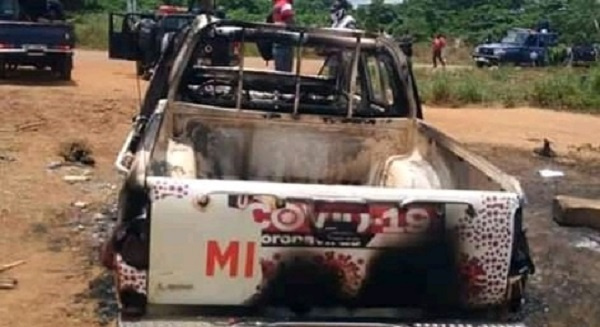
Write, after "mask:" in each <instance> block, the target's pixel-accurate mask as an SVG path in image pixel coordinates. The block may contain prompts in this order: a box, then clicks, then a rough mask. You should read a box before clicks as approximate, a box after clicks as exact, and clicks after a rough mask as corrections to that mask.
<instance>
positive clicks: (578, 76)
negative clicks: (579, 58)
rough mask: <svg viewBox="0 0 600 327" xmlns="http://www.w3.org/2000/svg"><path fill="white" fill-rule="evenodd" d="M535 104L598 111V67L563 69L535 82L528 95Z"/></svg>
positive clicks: (599, 80) (599, 99)
mask: <svg viewBox="0 0 600 327" xmlns="http://www.w3.org/2000/svg"><path fill="white" fill-rule="evenodd" d="M530 103H531V104H532V105H535V106H540V107H544V108H553V109H571V110H582V111H596V112H600V69H598V68H595V69H590V70H585V71H582V72H577V71H575V70H570V69H569V70H567V69H563V70H561V71H559V72H555V73H554V74H549V75H548V76H546V77H544V78H542V79H540V80H539V81H537V82H535V84H534V87H533V91H532V93H531V97H530Z"/></svg>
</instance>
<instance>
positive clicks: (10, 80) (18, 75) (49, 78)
mask: <svg viewBox="0 0 600 327" xmlns="http://www.w3.org/2000/svg"><path fill="white" fill-rule="evenodd" d="M0 85H17V86H42V87H48V86H77V83H76V82H75V81H73V80H71V81H63V80H60V79H59V78H58V77H57V76H56V75H55V74H53V73H52V72H51V71H50V70H47V69H46V70H35V69H19V70H16V71H10V72H7V73H6V76H5V77H2V78H0Z"/></svg>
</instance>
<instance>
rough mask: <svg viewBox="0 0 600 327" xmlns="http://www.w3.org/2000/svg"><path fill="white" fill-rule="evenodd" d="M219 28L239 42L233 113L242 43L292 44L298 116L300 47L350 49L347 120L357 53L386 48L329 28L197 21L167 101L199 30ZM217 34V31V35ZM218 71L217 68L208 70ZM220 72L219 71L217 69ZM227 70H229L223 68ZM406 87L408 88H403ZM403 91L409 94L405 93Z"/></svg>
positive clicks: (368, 37)
mask: <svg viewBox="0 0 600 327" xmlns="http://www.w3.org/2000/svg"><path fill="white" fill-rule="evenodd" d="M219 27H230V28H233V29H237V30H234V31H221V33H223V35H226V36H229V37H233V38H237V39H238V40H240V57H241V58H240V62H239V65H238V67H237V69H238V72H239V77H238V78H239V80H238V84H237V92H236V110H242V99H243V87H244V84H243V83H244V82H243V77H244V68H245V60H244V57H245V43H246V42H247V41H249V40H254V39H257V38H264V37H269V38H271V39H272V40H273V41H275V42H277V41H278V40H283V41H285V42H286V43H289V42H290V39H292V40H294V41H295V42H293V43H295V44H296V51H295V52H296V56H295V57H296V58H295V59H296V65H295V72H294V75H295V84H296V85H295V99H294V107H293V114H294V115H297V114H298V110H299V109H298V107H299V106H300V99H299V95H300V89H301V78H300V77H301V69H302V56H301V55H302V53H303V51H304V46H306V45H307V44H308V45H310V44H323V43H324V44H330V45H332V46H338V47H343V48H348V49H353V50H354V51H353V52H354V53H353V57H352V63H351V71H350V79H349V85H347V86H344V91H345V92H348V104H347V114H346V117H347V118H351V117H353V115H354V110H353V106H354V102H355V99H354V93H355V92H356V83H355V82H356V78H357V75H358V62H359V60H360V53H361V50H363V49H367V50H368V49H377V48H385V47H387V46H388V44H386V42H381V41H380V38H379V36H378V35H376V34H371V33H367V32H365V31H361V30H337V29H329V28H303V27H295V26H280V25H274V24H263V23H248V22H242V21H235V20H212V19H204V20H203V19H202V18H201V17H199V18H198V19H197V20H196V21H195V22H194V24H193V27H192V33H191V35H190V38H189V39H188V40H187V41H186V42H185V43H187V44H186V45H185V46H184V49H183V51H182V53H180V54H179V56H178V58H177V60H176V62H177V63H176V65H175V69H174V70H173V71H172V74H171V78H170V79H171V82H172V88H171V90H170V92H169V100H171V101H172V100H173V98H174V96H175V90H176V89H178V88H179V83H180V78H181V76H182V73H183V70H184V69H185V66H186V64H187V62H188V60H189V59H190V56H191V53H192V52H193V51H194V49H195V48H196V45H197V44H198V42H200V39H201V37H202V35H203V33H202V30H205V29H206V28H213V30H212V31H217V29H218V28H219ZM217 33H219V31H217ZM397 64H398V65H400V66H402V65H403V64H406V63H404V62H398V63H397ZM211 68H219V67H211ZM220 68H223V67H220ZM227 68H229V67H227ZM403 86H404V87H409V85H403ZM407 91H410V90H408V89H407ZM415 111H416V108H409V112H410V114H409V116H411V117H414V114H415Z"/></svg>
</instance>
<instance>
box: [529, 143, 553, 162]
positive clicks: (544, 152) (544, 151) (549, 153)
mask: <svg viewBox="0 0 600 327" xmlns="http://www.w3.org/2000/svg"><path fill="white" fill-rule="evenodd" d="M550 144H551V142H550V141H549V140H548V139H544V145H542V147H541V148H535V149H533V153H535V154H537V155H538V156H541V157H545V158H554V157H556V152H555V151H554V150H552V148H551V147H550Z"/></svg>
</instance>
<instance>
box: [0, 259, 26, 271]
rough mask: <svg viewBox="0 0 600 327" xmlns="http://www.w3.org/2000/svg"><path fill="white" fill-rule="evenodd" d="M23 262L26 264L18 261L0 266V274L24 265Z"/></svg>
mask: <svg viewBox="0 0 600 327" xmlns="http://www.w3.org/2000/svg"><path fill="white" fill-rule="evenodd" d="M25 262H26V261H25V260H19V261H15V262H11V263H7V264H5V265H3V266H0V273H1V272H5V271H8V270H10V269H13V268H15V267H18V266H20V265H22V264H24V263H25Z"/></svg>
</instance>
